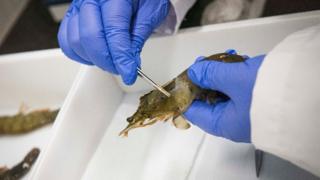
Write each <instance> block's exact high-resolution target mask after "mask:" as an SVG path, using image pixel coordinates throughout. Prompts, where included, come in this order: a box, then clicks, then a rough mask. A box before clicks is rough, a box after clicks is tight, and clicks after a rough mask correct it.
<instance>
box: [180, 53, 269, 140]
mask: <svg viewBox="0 0 320 180" xmlns="http://www.w3.org/2000/svg"><path fill="white" fill-rule="evenodd" d="M264 57H265V55H260V56H256V57H254V58H249V59H247V60H246V61H244V62H239V63H223V62H217V61H206V60H203V58H202V59H200V60H197V61H196V62H195V63H194V64H193V65H192V66H191V67H190V68H189V69H188V76H189V78H190V79H191V81H192V82H193V83H195V84H197V85H198V86H200V87H202V88H205V89H212V90H216V91H219V92H222V93H224V94H225V95H227V96H228V97H229V98H230V99H229V100H227V101H222V102H217V103H215V104H208V103H206V102H203V101H200V100H196V101H194V102H193V103H192V105H191V106H190V107H189V108H188V110H187V111H186V112H185V114H184V115H185V116H186V118H187V119H188V120H189V121H190V122H191V123H193V124H195V125H197V126H198V127H200V128H201V129H203V130H204V131H206V132H207V133H209V134H213V135H216V136H220V137H224V138H227V139H230V140H232V141H235V142H247V143H248V142H251V135H250V115H249V114H250V105H251V98H252V90H253V87H254V83H255V80H256V75H257V71H258V69H259V67H260V65H261V63H262V61H263V59H264Z"/></svg>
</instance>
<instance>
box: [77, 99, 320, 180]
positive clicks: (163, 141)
mask: <svg viewBox="0 0 320 180" xmlns="http://www.w3.org/2000/svg"><path fill="white" fill-rule="evenodd" d="M142 94H143V93H132V94H126V95H125V96H124V98H123V100H122V103H121V105H120V106H119V108H118V109H117V111H116V113H115V116H114V117H113V120H112V121H111V122H112V123H111V124H110V126H109V127H108V129H107V131H106V133H105V135H104V137H103V139H102V140H101V144H100V145H99V147H98V149H97V151H96V153H95V154H94V156H93V158H92V159H91V162H90V163H89V165H88V167H87V170H86V172H85V175H84V176H83V178H82V179H88V180H89V179H96V180H99V179H101V180H102V179H117V180H127V179H130V180H149V179H153V180H157V179H159V180H160V179H161V180H165V179H166V180H168V179H170V180H171V179H174V180H179V179H181V180H183V179H194V180H196V179H201V180H206V179H208V180H209V179H224V180H226V179H230V180H231V179H234V180H239V179H244V180H249V179H257V178H256V176H255V166H254V148H253V146H252V145H250V144H240V143H233V142H230V141H228V140H224V139H222V138H217V137H214V136H211V135H206V134H205V133H203V132H202V131H201V130H200V129H199V128H197V127H196V126H192V127H191V128H190V129H188V130H178V129H176V128H175V127H174V126H173V125H172V124H171V122H167V123H161V122H158V123H156V124H154V125H152V126H149V127H147V128H139V129H134V130H132V131H130V132H129V137H127V138H123V137H119V136H118V134H119V132H120V131H121V130H122V129H123V128H124V127H125V126H126V125H127V122H126V118H127V117H129V116H131V115H132V113H134V112H135V110H136V108H137V106H138V103H139V102H138V100H139V97H140V96H141V95H142ZM259 179H279V180H280V179H291V180H295V179H296V180H298V179H299V180H300V179H310V180H311V179H314V180H316V179H317V178H316V177H314V176H312V175H311V174H309V173H308V172H306V171H304V170H302V169H300V168H298V167H296V166H294V165H292V164H291V163H289V162H287V161H284V160H282V159H279V158H277V157H274V156H272V155H268V154H267V155H266V156H265V161H264V163H263V167H262V171H261V177H260V178H259Z"/></svg>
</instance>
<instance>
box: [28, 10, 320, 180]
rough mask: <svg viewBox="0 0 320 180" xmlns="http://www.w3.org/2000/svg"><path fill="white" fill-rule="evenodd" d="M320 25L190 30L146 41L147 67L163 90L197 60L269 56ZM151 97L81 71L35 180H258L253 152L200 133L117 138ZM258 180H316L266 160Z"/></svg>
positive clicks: (294, 19) (279, 22)
mask: <svg viewBox="0 0 320 180" xmlns="http://www.w3.org/2000/svg"><path fill="white" fill-rule="evenodd" d="M319 23H320V11H314V12H308V13H302V14H295V15H288V16H277V17H270V18H264V19H255V20H248V21H241V22H235V23H226V24H219V25H212V26H205V27H201V28H194V29H189V30H185V31H182V32H180V33H179V34H178V35H176V36H170V37H162V38H153V39H151V40H150V41H148V42H147V44H146V46H145V48H144V51H143V55H142V60H143V64H142V67H143V69H144V71H145V72H146V73H147V74H148V75H150V76H151V77H152V78H153V79H155V80H156V81H157V82H161V83H164V82H166V81H168V80H170V79H171V78H173V77H174V76H176V75H177V74H178V73H179V72H181V71H182V70H183V69H185V68H186V67H188V66H189V65H190V64H191V63H192V62H193V61H194V59H195V58H196V57H197V56H199V55H210V54H212V53H217V52H222V51H225V50H226V49H229V48H234V49H237V50H238V51H239V52H240V53H246V54H247V55H250V56H254V55H257V54H261V53H267V52H268V51H270V50H271V49H272V47H274V46H275V45H276V44H277V43H278V42H280V41H281V40H282V39H283V38H284V37H285V36H286V35H288V34H290V33H292V32H294V31H297V30H300V29H303V28H305V27H309V26H312V25H315V24H319ZM61 78H62V77H61ZM146 89H150V87H149V86H148V85H147V84H145V83H144V82H140V80H139V82H138V83H137V84H135V85H134V86H132V87H126V86H123V85H122V84H121V83H119V80H116V79H115V78H114V77H112V76H110V75H109V74H107V73H105V72H102V71H101V70H99V69H97V68H94V67H87V66H83V67H82V68H81V70H80V72H79V74H78V76H77V78H76V80H75V81H74V83H73V86H72V88H71V90H70V92H69V94H68V96H67V99H66V100H65V102H64V104H63V107H62V110H61V112H60V113H59V115H58V117H57V120H56V122H55V124H54V128H53V132H52V136H51V138H50V141H49V142H48V143H49V144H48V146H47V147H46V148H45V151H44V152H43V153H41V155H40V159H39V161H38V163H37V166H36V168H34V169H33V176H32V177H33V178H32V179H36V180H43V179H46V180H51V179H52V180H57V179H67V180H71V179H76V180H78V179H94V180H96V179H112V180H122V179H123V180H127V179H130V180H135V179H137V180H138V179H139V180H140V179H152V180H154V179H159V180H160V179H161V180H167V179H169V180H171V179H174V180H179V179H237V180H238V179H246V180H247V179H256V177H255V170H254V161H253V147H252V146H251V145H248V144H235V143H232V142H229V141H226V140H223V139H221V138H216V137H213V136H210V135H205V134H204V133H203V132H202V131H201V130H199V129H198V128H197V127H192V128H191V129H189V130H187V131H179V130H176V129H174V128H173V127H171V125H170V124H169V123H168V124H156V125H154V126H152V127H150V128H145V129H137V130H133V131H132V132H130V134H129V138H126V139H123V138H119V137H118V132H119V131H120V130H121V129H122V128H123V127H125V125H126V117H127V116H128V115H130V114H131V113H132V112H134V110H135V108H136V106H137V103H138V97H139V96H140V95H141V94H142V91H144V90H146ZM260 179H315V177H313V176H312V175H310V174H309V173H307V172H305V171H303V170H301V169H299V168H297V167H295V166H293V165H291V164H290V163H287V162H285V161H282V160H280V159H277V158H274V157H268V156H267V158H266V160H265V162H264V167H263V169H262V174H261V178H260Z"/></svg>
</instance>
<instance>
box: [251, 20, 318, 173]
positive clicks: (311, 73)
mask: <svg viewBox="0 0 320 180" xmlns="http://www.w3.org/2000/svg"><path fill="white" fill-rule="evenodd" d="M250 115H251V134H252V142H253V144H254V145H255V146H256V147H257V148H258V149H261V150H264V151H266V152H270V153H272V154H274V155H277V156H279V157H282V158H284V159H286V160H288V161H291V162H292V163H294V164H296V165H298V166H300V167H302V168H304V169H306V170H308V171H310V172H311V173H313V174H315V175H317V176H320V25H318V26H314V27H310V28H308V29H305V30H302V31H299V32H296V33H294V34H292V35H289V36H288V37H287V38H286V39H284V40H283V41H282V42H281V43H280V44H278V45H277V46H276V47H275V48H274V49H273V50H272V51H271V52H270V53H269V54H268V55H267V56H266V58H265V60H264V62H263V63H262V66H261V67H260V69H259V72H258V75H257V80H256V85H255V87H254V91H253V99H252V104H251V112H250Z"/></svg>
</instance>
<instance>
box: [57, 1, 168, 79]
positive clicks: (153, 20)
mask: <svg viewBox="0 0 320 180" xmlns="http://www.w3.org/2000/svg"><path fill="white" fill-rule="evenodd" d="M169 7H170V5H169V0H107V1H106V0H103V1H98V0H74V1H73V2H72V4H71V6H70V7H69V9H68V11H67V13H66V15H65V17H64V19H63V21H62V23H61V26H60V29H59V33H58V40H59V45H60V47H61V49H62V51H63V52H64V53H65V55H67V56H68V57H69V58H71V59H73V60H76V61H78V62H80V63H83V64H87V65H96V66H98V67H100V68H101V69H103V70H105V71H109V72H111V73H113V74H120V75H121V77H122V79H123V81H124V83H126V84H128V85H130V84H133V83H134V82H135V80H136V78H137V67H139V66H140V52H141V50H142V47H143V45H144V42H145V41H146V40H147V38H148V37H149V36H150V34H151V33H152V31H153V30H154V29H155V28H156V27H157V26H158V25H159V24H160V23H161V22H162V21H163V20H164V19H165V17H166V16H167V14H168V11H169Z"/></svg>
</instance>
